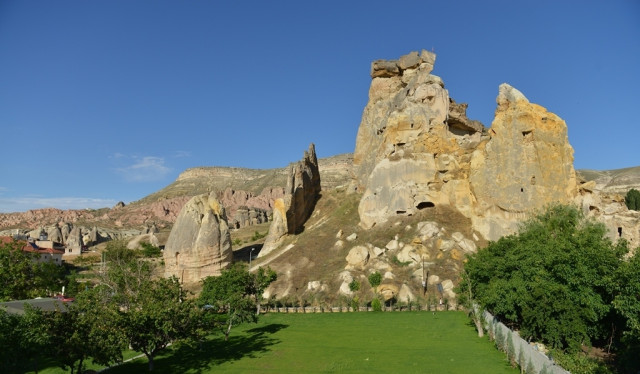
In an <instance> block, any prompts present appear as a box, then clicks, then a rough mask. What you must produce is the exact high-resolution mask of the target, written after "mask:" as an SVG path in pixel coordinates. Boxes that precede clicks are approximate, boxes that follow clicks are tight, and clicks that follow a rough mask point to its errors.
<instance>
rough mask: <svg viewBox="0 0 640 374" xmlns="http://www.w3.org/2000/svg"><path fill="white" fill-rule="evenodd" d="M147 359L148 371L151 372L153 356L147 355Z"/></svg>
mask: <svg viewBox="0 0 640 374" xmlns="http://www.w3.org/2000/svg"><path fill="white" fill-rule="evenodd" d="M147 359H148V360H149V371H153V355H147Z"/></svg>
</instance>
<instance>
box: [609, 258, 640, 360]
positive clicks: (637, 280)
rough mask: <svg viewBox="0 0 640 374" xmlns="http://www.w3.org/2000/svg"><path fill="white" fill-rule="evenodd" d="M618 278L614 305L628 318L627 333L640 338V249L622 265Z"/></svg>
mask: <svg viewBox="0 0 640 374" xmlns="http://www.w3.org/2000/svg"><path fill="white" fill-rule="evenodd" d="M618 278H619V282H618V287H617V288H618V289H617V295H616V296H615V298H614V300H613V306H614V308H615V309H616V311H617V312H618V313H619V314H620V315H622V316H623V317H624V318H625V320H626V330H625V334H626V335H630V336H634V337H636V338H638V339H640V250H636V252H635V254H634V256H633V257H631V258H630V259H629V261H627V262H624V263H623V264H622V265H621V266H620V269H619V270H618ZM639 353H640V352H639Z"/></svg>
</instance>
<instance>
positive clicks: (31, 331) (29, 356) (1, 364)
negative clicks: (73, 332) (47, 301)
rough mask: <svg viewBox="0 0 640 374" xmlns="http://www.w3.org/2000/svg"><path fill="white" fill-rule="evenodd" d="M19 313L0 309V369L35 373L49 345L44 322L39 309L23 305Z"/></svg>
mask: <svg viewBox="0 0 640 374" xmlns="http://www.w3.org/2000/svg"><path fill="white" fill-rule="evenodd" d="M24 311H25V313H24V314H23V315H15V314H10V313H7V312H6V311H5V310H4V309H2V308H0V369H1V370H0V372H3V373H17V372H24V371H35V372H36V373H37V372H38V366H39V364H38V363H39V361H40V360H41V359H43V358H45V357H46V354H47V348H48V347H49V346H50V345H51V344H50V343H51V335H50V334H49V333H48V331H47V322H46V319H45V316H44V314H43V313H42V311H40V310H39V309H35V308H33V307H31V306H29V305H25V309H24Z"/></svg>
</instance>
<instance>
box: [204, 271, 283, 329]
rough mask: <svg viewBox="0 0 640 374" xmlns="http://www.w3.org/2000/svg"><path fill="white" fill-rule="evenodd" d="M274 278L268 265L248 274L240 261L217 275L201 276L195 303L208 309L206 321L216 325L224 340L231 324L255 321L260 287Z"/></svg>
mask: <svg viewBox="0 0 640 374" xmlns="http://www.w3.org/2000/svg"><path fill="white" fill-rule="evenodd" d="M276 278H277V275H276V273H275V272H274V271H273V270H271V269H266V270H265V269H262V268H260V269H259V270H258V272H257V273H256V274H252V273H250V272H249V271H248V270H247V268H246V266H245V265H243V264H240V263H236V264H234V265H233V266H231V267H230V268H229V269H225V270H222V272H221V274H220V275H219V276H217V277H207V278H205V279H204V280H203V281H202V292H201V293H200V297H199V300H198V303H199V305H200V306H201V307H203V308H205V310H207V312H208V313H207V325H208V326H209V327H213V328H220V329H221V330H222V332H223V334H224V336H225V340H228V339H229V334H230V332H231V328H232V327H233V326H235V325H237V324H240V323H243V322H256V321H257V313H254V308H256V304H258V305H259V302H260V297H261V295H262V293H263V291H264V289H265V288H266V287H268V285H269V284H270V283H271V282H273V281H274V280H276Z"/></svg>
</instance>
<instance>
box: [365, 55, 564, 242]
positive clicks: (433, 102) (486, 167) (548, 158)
mask: <svg viewBox="0 0 640 374" xmlns="http://www.w3.org/2000/svg"><path fill="white" fill-rule="evenodd" d="M434 62H435V55H434V54H433V53H430V52H427V51H424V50H423V51H422V52H421V53H420V54H418V53H417V52H412V53H410V54H409V55H406V56H403V57H401V58H400V59H399V60H397V61H395V60H393V61H386V62H385V61H376V62H374V63H373V65H372V73H371V76H372V78H373V79H372V82H371V87H370V90H369V102H368V104H367V106H366V107H365V109H364V112H363V115H362V122H361V123H360V127H359V129H358V136H357V139H356V150H355V153H354V173H355V186H356V188H358V189H361V190H363V197H362V200H361V202H360V205H359V208H358V212H359V214H360V221H361V225H362V226H363V227H365V228H370V227H372V226H374V225H376V224H378V223H383V222H385V221H387V220H388V219H389V218H390V217H392V216H395V215H412V214H414V213H416V212H417V211H419V210H421V209H427V208H430V207H434V206H435V205H450V206H452V207H453V208H455V209H456V210H458V211H459V212H460V213H462V214H463V215H464V216H465V217H467V218H470V219H471V221H472V224H473V228H474V229H475V230H476V231H478V232H479V233H481V234H482V236H484V237H485V238H486V239H491V240H495V239H497V238H499V237H501V236H503V235H505V234H507V233H511V232H513V230H514V229H515V228H516V224H517V222H518V221H520V220H521V219H522V218H524V217H525V216H526V214H527V213H529V212H531V211H533V210H534V209H537V208H541V207H543V206H545V205H546V204H548V203H550V202H555V201H557V202H564V203H568V202H571V201H572V199H573V198H574V197H575V196H576V193H577V188H576V177H575V172H574V170H573V149H572V148H571V146H570V145H569V143H568V137H567V127H566V125H565V123H564V121H562V119H560V118H559V117H558V116H556V115H554V114H553V113H549V112H548V111H546V110H545V109H544V108H543V107H541V106H539V105H536V104H531V103H529V101H528V100H527V99H526V98H525V97H524V95H522V94H521V93H520V92H519V91H518V90H516V89H514V88H513V87H511V86H509V85H507V84H503V85H501V86H500V90H499V95H498V99H497V103H498V107H497V109H496V115H495V120H494V121H493V124H492V127H491V129H489V130H488V131H487V130H486V129H485V128H484V126H482V124H480V123H479V122H477V121H472V120H470V119H468V118H467V117H466V104H457V103H456V102H455V101H454V100H453V99H451V98H450V97H449V93H448V91H447V90H446V89H445V88H444V83H443V82H442V79H440V78H439V77H437V76H434V75H432V74H430V73H431V71H432V69H433V65H434ZM394 66H395V67H394Z"/></svg>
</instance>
